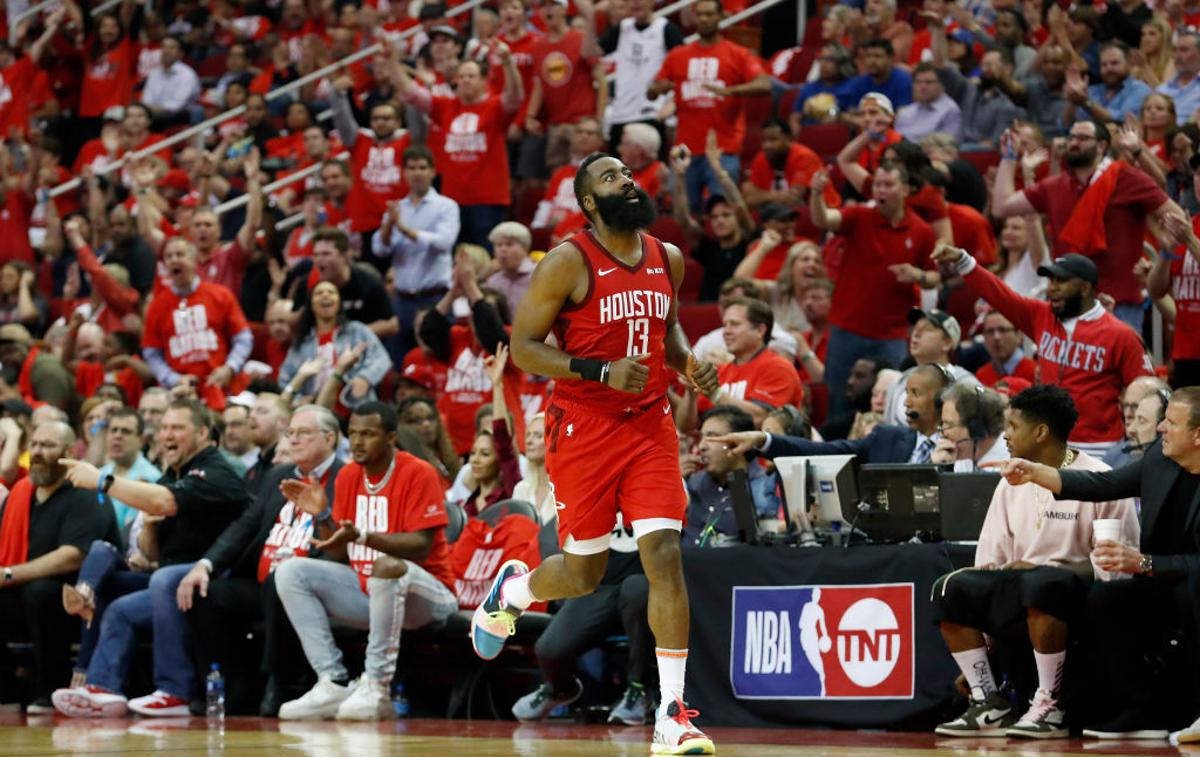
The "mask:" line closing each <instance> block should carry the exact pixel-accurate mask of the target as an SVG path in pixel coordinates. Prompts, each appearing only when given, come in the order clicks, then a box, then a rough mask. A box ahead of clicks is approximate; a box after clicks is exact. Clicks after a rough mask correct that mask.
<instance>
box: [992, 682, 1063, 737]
mask: <svg viewBox="0 0 1200 757" xmlns="http://www.w3.org/2000/svg"><path fill="white" fill-rule="evenodd" d="M1066 720H1067V715H1066V713H1065V712H1063V711H1062V710H1061V709H1060V708H1059V706H1058V702H1057V701H1056V700H1055V699H1054V695H1053V694H1051V693H1050V692H1049V691H1046V690H1045V689H1038V690H1037V691H1035V692H1034V693H1033V700H1032V701H1030V703H1029V710H1028V711H1026V713H1025V714H1024V715H1022V716H1021V719H1020V720H1018V721H1017V722H1016V723H1015V724H1013V725H1012V726H1011V727H1009V728H1008V729H1007V730H1005V732H1004V733H1005V735H1007V736H1008V737H1010V738H1018V739H1065V738H1067V736H1068V735H1069V734H1068V733H1067V727H1066V725H1065V723H1066Z"/></svg>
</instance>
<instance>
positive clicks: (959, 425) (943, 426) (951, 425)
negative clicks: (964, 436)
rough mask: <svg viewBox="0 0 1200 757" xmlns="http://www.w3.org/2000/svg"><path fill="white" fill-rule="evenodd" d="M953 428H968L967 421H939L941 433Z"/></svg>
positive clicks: (938, 427) (939, 431) (938, 428)
mask: <svg viewBox="0 0 1200 757" xmlns="http://www.w3.org/2000/svg"><path fill="white" fill-rule="evenodd" d="M952 428H966V424H965V423H939V424H937V430H938V433H939V434H945V433H946V431H947V430H948V429H952Z"/></svg>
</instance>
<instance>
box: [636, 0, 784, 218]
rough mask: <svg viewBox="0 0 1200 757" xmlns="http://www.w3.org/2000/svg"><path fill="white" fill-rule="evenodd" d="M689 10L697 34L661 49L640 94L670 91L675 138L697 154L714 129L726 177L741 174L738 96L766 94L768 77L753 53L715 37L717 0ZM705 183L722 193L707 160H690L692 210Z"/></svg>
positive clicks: (742, 119)
mask: <svg viewBox="0 0 1200 757" xmlns="http://www.w3.org/2000/svg"><path fill="white" fill-rule="evenodd" d="M692 11H693V13H694V14H695V19H696V32H697V33H698V34H699V35H700V39H699V40H697V41H695V42H693V43H691V44H689V45H683V46H681V47H676V48H675V49H674V50H672V51H671V52H669V53H667V59H666V60H665V61H663V65H662V69H661V70H660V71H659V72H658V78H656V79H655V81H654V83H653V84H651V85H650V89H649V90H648V91H647V92H646V96H647V97H649V98H655V97H658V96H659V95H665V94H666V93H667V92H670V91H672V90H674V92H675V108H676V112H677V113H678V118H679V127H678V129H677V130H676V133H675V143H676V144H683V145H687V148H688V150H690V151H691V153H692V154H693V155H702V154H703V153H704V147H705V141H706V140H707V138H708V131H709V130H710V129H715V130H716V132H717V139H718V140H719V142H720V146H721V153H722V154H721V165H722V166H723V167H724V168H725V170H726V172H728V173H729V175H730V176H735V177H736V176H741V159H740V158H739V156H740V155H741V154H742V142H743V140H744V139H745V137H746V114H745V111H744V108H743V107H742V102H741V100H740V99H738V98H741V97H752V96H754V95H765V94H768V93H770V91H771V78H770V77H769V76H767V74H766V72H765V71H763V68H762V64H761V63H760V62H759V59H758V58H757V57H756V56H755V55H754V54H753V53H751V52H750V51H749V50H747V49H746V48H744V47H742V46H741V45H738V44H736V43H734V42H730V41H729V40H727V39H724V38H723V37H722V36H721V29H720V23H721V17H722V16H723V15H724V12H723V10H722V7H721V2H720V0H697V2H696V3H695V4H694V5H693V6H692ZM705 186H707V187H708V190H709V192H711V193H713V194H724V193H723V192H722V191H721V185H720V184H719V183H718V182H717V177H716V175H715V174H714V173H713V172H712V171H711V169H710V168H709V166H708V164H707V163H706V162H705V161H703V160H693V161H692V163H691V165H690V166H688V172H687V188H688V202H689V203H690V205H691V210H692V212H693V213H699V212H700V208H701V203H702V201H703V199H704V198H703V196H702V195H703V190H704V187H705Z"/></svg>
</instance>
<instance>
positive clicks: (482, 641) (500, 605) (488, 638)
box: [471, 560, 529, 660]
mask: <svg viewBox="0 0 1200 757" xmlns="http://www.w3.org/2000/svg"><path fill="white" fill-rule="evenodd" d="M528 572H529V566H528V565H526V564H525V563H523V562H521V561H520V560H509V561H508V562H506V563H504V564H503V565H501V566H500V570H498V571H496V577H495V578H494V579H492V588H491V589H490V590H489V591H488V593H487V596H486V597H484V599H483V604H481V605H479V607H476V608H475V614H474V615H473V616H471V646H473V647H474V648H475V654H477V655H479V656H480V657H482V658H483V659H485V660H494V659H496V657H497V656H498V655H499V654H500V652H501V650H503V649H504V642H506V641H508V637H509V636H512V635H513V634H514V633H516V631H517V625H516V624H517V618H519V617H521V612H522V611H521V610H518V609H517V608H515V607H509V606H508V605H507V604H506V603H505V602H504V598H503V597H502V596H501V591H500V589H501V587H503V586H504V582H505V581H507V580H508V579H510V578H516V577H517V576H523V575H525V574H526V573H528Z"/></svg>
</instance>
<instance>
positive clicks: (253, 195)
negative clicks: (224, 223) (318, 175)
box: [133, 149, 263, 295]
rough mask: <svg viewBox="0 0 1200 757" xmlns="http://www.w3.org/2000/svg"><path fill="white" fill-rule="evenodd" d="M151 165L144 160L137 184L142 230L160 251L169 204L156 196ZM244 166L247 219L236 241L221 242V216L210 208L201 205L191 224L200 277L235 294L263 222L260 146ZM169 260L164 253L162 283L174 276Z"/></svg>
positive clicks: (135, 179) (160, 266) (163, 242)
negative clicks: (165, 212) (163, 210)
mask: <svg viewBox="0 0 1200 757" xmlns="http://www.w3.org/2000/svg"><path fill="white" fill-rule="evenodd" d="M149 166H150V164H149V163H148V161H143V162H142V163H141V164H139V165H138V167H137V168H135V169H134V172H133V178H134V184H135V186H136V187H137V190H136V191H135V194H136V195H137V222H138V231H139V233H141V235H142V238H143V239H145V240H146V242H147V243H148V244H149V245H150V247H151V248H152V249H155V250H160V249H164V247H163V245H164V244H165V243H166V241H167V235H166V232H165V231H164V230H163V214H162V211H161V210H160V208H161V207H162V205H163V204H165V203H164V202H163V200H162V198H161V197H156V196H155V195H154V192H155V190H154V176H155V174H154V172H153V168H151V167H149ZM242 168H243V169H244V170H245V172H246V198H247V201H246V220H245V221H243V222H242V226H241V228H240V229H238V233H237V236H235V237H234V238H233V241H232V242H226V243H224V244H222V243H221V219H220V218H219V217H218V216H217V213H216V211H215V210H213V209H212V208H210V207H207V206H205V207H202V208H197V209H196V210H195V211H194V212H193V213H192V217H191V219H190V220H189V222H188V225H187V228H188V236H189V238H190V239H191V242H192V244H194V245H195V249H196V272H197V273H199V274H200V279H201V280H202V281H205V282H209V283H212V284H219V285H220V286H221V287H223V288H225V289H228V290H229V291H230V292H231V293H233V294H234V295H237V294H240V293H241V291H242V274H244V273H245V271H246V263H247V262H248V261H249V260H250V255H251V254H252V253H253V252H254V235H255V233H256V232H257V231H258V227H259V225H261V223H262V212H263V198H262V185H261V183H260V182H259V161H258V150H257V149H252V150H251V151H250V153H249V154H248V155H246V157H245V158H244V159H243V162H242ZM165 263H166V255H165V253H164V255H163V262H162V264H160V265H159V269H158V274H159V276H158V278H159V282H160V283H162V284H164V285H166V284H167V282H168V281H169V280H170V279H171V278H172V276H171V274H170V272H169V271H168V270H167V269H166V266H165Z"/></svg>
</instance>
